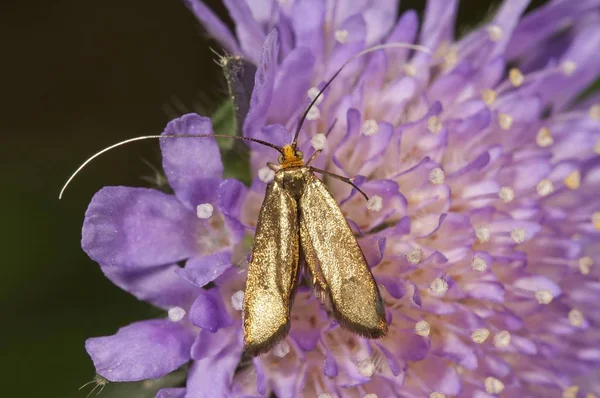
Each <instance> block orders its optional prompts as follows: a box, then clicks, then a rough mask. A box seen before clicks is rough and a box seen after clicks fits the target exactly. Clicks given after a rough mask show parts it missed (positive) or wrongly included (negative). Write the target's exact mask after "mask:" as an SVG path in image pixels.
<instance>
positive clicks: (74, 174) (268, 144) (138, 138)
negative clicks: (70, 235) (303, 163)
mask: <svg viewBox="0 0 600 398" xmlns="http://www.w3.org/2000/svg"><path fill="white" fill-rule="evenodd" d="M208 137H217V138H232V139H235V140H243V141H252V142H256V143H257V144H261V145H264V146H268V147H269V148H273V149H275V150H276V151H278V152H279V153H281V154H282V155H283V149H282V148H280V147H278V146H277V145H275V144H271V143H270V142H267V141H263V140H257V139H256V138H250V137H238V136H235V135H226V134H194V135H191V134H190V135H188V134H165V135H143V136H140V137H134V138H129V139H127V140H124V141H121V142H117V143H116V144H113V145H111V146H109V147H106V148H104V149H102V150H101V151H98V152H96V153H95V154H93V155H92V156H90V157H89V158H88V159H87V160H86V161H85V162H83V163H82V164H81V166H79V167H78V168H77V170H75V172H73V174H71V176H70V177H69V179H68V180H67V182H65V185H63V187H62V189H61V190H60V193H59V194H58V199H59V200H60V199H62V196H63V193H64V192H65V189H67V187H68V186H69V184H70V183H71V181H72V180H73V178H75V176H76V175H77V174H79V172H80V171H81V170H83V168H84V167H85V166H87V165H88V163H90V162H91V161H92V160H94V159H96V158H97V157H98V156H100V155H102V154H103V153H106V152H108V151H110V150H111V149H115V148H117V147H120V146H122V145H125V144H129V143H130V142H135V141H142V140H148V139H152V138H208Z"/></svg>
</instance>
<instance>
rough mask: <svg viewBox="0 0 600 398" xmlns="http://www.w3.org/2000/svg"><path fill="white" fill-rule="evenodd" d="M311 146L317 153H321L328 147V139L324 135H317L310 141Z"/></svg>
mask: <svg viewBox="0 0 600 398" xmlns="http://www.w3.org/2000/svg"><path fill="white" fill-rule="evenodd" d="M310 145H312V147H313V148H314V149H315V151H321V150H323V149H325V147H326V146H327V137H326V136H325V134H323V133H318V134H315V135H314V136H313V137H312V138H311V139H310Z"/></svg>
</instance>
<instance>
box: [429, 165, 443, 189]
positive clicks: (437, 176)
mask: <svg viewBox="0 0 600 398" xmlns="http://www.w3.org/2000/svg"><path fill="white" fill-rule="evenodd" d="M445 179H446V175H445V174H444V170H442V169H440V168H439V167H436V168H435V169H433V170H431V171H430V172H429V182H430V183H432V184H433V185H440V184H443V183H444V180H445Z"/></svg>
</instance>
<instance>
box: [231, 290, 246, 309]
mask: <svg viewBox="0 0 600 398" xmlns="http://www.w3.org/2000/svg"><path fill="white" fill-rule="evenodd" d="M243 306H244V292H243V291H241V290H238V291H237V292H235V293H233V294H232V295H231V307H233V309H234V310H236V311H241V310H242V307H243Z"/></svg>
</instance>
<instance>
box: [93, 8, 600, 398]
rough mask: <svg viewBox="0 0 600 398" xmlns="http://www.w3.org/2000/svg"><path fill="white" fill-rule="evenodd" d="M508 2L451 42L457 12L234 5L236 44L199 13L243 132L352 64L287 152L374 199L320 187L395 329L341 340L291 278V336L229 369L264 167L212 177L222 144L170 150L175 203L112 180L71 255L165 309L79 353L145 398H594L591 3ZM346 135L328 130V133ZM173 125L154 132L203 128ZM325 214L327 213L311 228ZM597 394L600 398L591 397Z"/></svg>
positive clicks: (278, 138) (291, 113)
mask: <svg viewBox="0 0 600 398" xmlns="http://www.w3.org/2000/svg"><path fill="white" fill-rule="evenodd" d="M528 3H529V2H528V1H526V0H507V1H505V2H504V3H503V4H502V5H501V7H500V8H499V10H498V12H497V13H496V14H495V16H494V17H493V18H492V19H491V20H490V21H489V22H487V23H485V24H484V25H483V26H481V27H479V28H477V29H475V30H473V31H472V32H470V33H469V34H467V35H465V36H464V37H462V38H460V39H458V40H455V39H454V36H453V32H454V24H455V15H456V9H457V2H456V1H453V0H450V1H447V0H445V1H442V0H430V1H428V2H427V7H426V10H425V14H424V17H423V21H422V23H419V20H418V17H417V14H416V13H415V12H412V11H408V12H405V13H403V14H402V15H401V16H400V18H399V19H397V18H396V15H397V7H398V4H397V3H396V2H393V1H387V0H384V1H377V0H373V1H364V2H359V1H342V0H337V1H336V0H331V1H321V0H287V1H266V0H265V1H247V2H246V1H233V0H225V6H226V7H227V9H228V10H229V13H230V15H231V17H232V19H233V21H234V23H235V30H236V36H234V35H233V34H232V33H231V32H230V31H229V30H228V28H227V27H226V26H225V25H224V24H223V23H222V22H221V21H219V19H218V18H217V17H216V16H215V15H214V14H213V13H212V12H211V11H210V10H209V9H208V8H207V7H206V6H205V5H204V4H203V3H202V2H200V1H198V0H188V1H186V4H187V5H188V7H189V8H190V10H191V11H192V12H193V13H194V14H195V15H196V16H197V17H198V19H199V20H200V21H201V22H202V23H203V24H204V26H205V28H206V29H207V30H208V31H209V32H210V33H211V34H212V35H213V36H214V37H215V38H216V39H218V40H219V41H220V43H221V44H222V45H223V47H225V48H226V49H227V50H228V51H229V52H230V53H232V54H235V55H239V56H243V57H245V58H246V59H248V60H249V61H251V62H253V63H255V64H256V66H257V67H258V70H257V73H256V79H255V87H254V91H253V93H252V99H251V103H250V108H249V111H248V114H247V116H246V118H245V121H244V126H243V129H244V134H245V135H247V136H249V137H254V138H259V139H263V140H266V141H269V142H273V143H275V144H277V145H282V144H285V143H288V142H290V139H291V132H293V130H294V127H295V125H296V123H297V121H298V119H299V117H300V116H301V113H302V112H303V111H304V109H305V108H306V106H307V105H308V103H309V102H310V100H312V99H313V98H314V96H315V95H316V93H318V90H319V88H321V87H323V84H324V82H325V80H326V79H328V78H329V77H330V76H331V75H332V74H333V73H334V72H335V71H336V70H337V68H339V67H340V66H341V65H342V64H343V63H344V62H345V61H346V60H348V59H349V58H351V57H352V56H353V55H355V54H357V53H358V52H360V51H362V50H364V49H365V48H367V47H369V46H371V45H374V44H379V43H392V42H408V43H419V44H421V45H423V46H425V47H428V48H429V49H431V50H432V54H427V53H421V52H414V51H410V50H398V49H393V50H387V51H378V52H374V53H371V54H370V55H368V56H364V57H362V58H359V59H358V60H356V61H353V63H351V64H350V65H348V67H347V68H346V69H345V70H344V71H343V72H342V73H341V74H340V76H339V77H338V78H337V80H336V81H335V82H334V83H333V84H332V85H331V87H330V88H329V89H328V90H327V91H325V93H324V96H323V99H322V100H321V101H318V102H317V104H316V107H314V108H313V109H312V110H311V112H310V113H309V115H308V120H307V121H306V123H305V124H304V127H303V130H302V133H301V135H300V140H299V148H300V149H301V150H302V151H303V152H304V153H305V154H307V155H309V154H311V153H312V152H313V151H314V150H315V149H323V153H322V154H321V155H320V156H319V157H318V158H317V159H316V161H315V162H316V166H317V167H320V168H324V169H326V170H328V171H330V172H334V173H337V174H341V175H346V176H350V177H354V176H357V177H356V180H355V182H356V183H357V184H358V185H359V186H360V187H361V189H363V190H364V191H366V192H367V193H368V194H369V195H371V200H370V201H369V203H365V201H364V199H363V198H362V197H361V196H360V195H357V193H356V192H355V191H354V190H351V189H350V187H348V186H347V185H346V184H344V183H343V182H341V181H338V180H333V179H326V183H327V184H328V186H329V188H330V190H331V192H332V194H333V196H334V197H335V198H336V199H337V200H338V203H339V204H340V207H341V209H342V211H343V213H344V214H345V215H346V217H347V218H348V221H349V224H350V225H351V227H352V228H353V230H354V231H355V233H356V234H357V235H358V236H359V238H358V241H359V243H360V245H361V247H362V249H363V251H364V253H365V257H366V259H367V262H368V263H369V265H370V267H371V268H372V271H373V274H374V276H375V279H376V281H377V283H378V284H379V285H380V286H381V290H382V294H383V297H384V301H385V305H386V312H387V319H388V322H389V324H390V327H389V332H388V334H387V335H386V336H385V337H383V338H381V339H379V340H366V339H363V338H360V337H358V336H356V335H353V334H352V333H349V332H347V331H345V330H344V329H342V328H340V327H339V326H338V325H337V324H336V323H335V322H332V320H331V319H330V318H329V317H328V316H327V314H326V312H325V311H324V310H323V309H322V307H321V305H320V304H319V302H318V300H317V299H316V298H315V297H314V296H313V295H312V294H311V292H310V291H309V290H308V289H307V288H304V287H302V286H301V287H300V288H299V290H298V293H297V295H296V299H295V302H294V307H293V311H292V316H291V317H292V320H291V331H290V333H289V335H288V336H287V337H286V338H285V339H284V340H283V341H282V342H280V343H279V344H278V345H277V346H275V347H274V348H273V349H272V350H271V351H270V352H269V353H267V354H264V355H262V356H259V357H257V358H254V359H249V358H245V357H243V355H242V329H241V324H242V323H241V319H242V313H241V303H242V302H243V291H244V284H245V265H244V264H245V262H244V259H245V258H247V257H246V255H247V254H248V253H247V247H245V245H244V240H243V237H244V234H246V233H249V234H251V233H252V231H253V228H254V227H255V225H256V220H257V216H258V211H259V209H260V206H261V203H262V198H263V196H264V192H265V187H266V183H268V182H269V180H270V179H271V178H272V176H273V175H272V173H270V170H269V169H265V168H264V167H265V163H266V161H269V160H270V161H274V160H275V159H276V153H274V152H273V151H272V150H271V149H269V148H263V147H259V146H257V145H254V144H252V145H251V169H252V175H253V177H254V179H253V181H252V184H251V185H250V187H246V186H244V185H243V184H242V183H240V182H239V181H236V180H234V179H225V180H224V179H223V175H222V174H223V166H222V163H221V158H220V153H219V149H218V147H217V145H216V143H215V141H214V140H212V139H170V140H162V142H161V149H162V153H163V167H164V170H165V172H166V176H167V179H168V181H169V184H170V186H171V187H172V188H173V191H174V194H173V195H169V194H165V193H162V192H158V191H155V190H151V189H142V188H127V187H108V188H104V189H102V190H101V191H100V192H98V193H97V194H96V196H95V197H94V198H93V199H92V203H91V204H90V207H89V209H88V211H87V213H86V219H85V224H84V230H83V241H82V244H83V248H84V250H86V252H87V253H88V254H89V255H90V257H91V258H92V259H94V260H95V261H97V262H98V263H99V264H100V265H101V267H102V270H103V271H104V273H105V274H106V275H107V277H108V278H110V279H111V280H112V281H113V282H115V283H116V284H117V285H119V286H120V287H122V288H123V289H125V290H127V291H129V292H131V293H132V294H134V295H135V296H136V297H138V298H140V299H142V300H146V301H148V302H150V303H152V304H154V305H156V306H158V307H161V308H164V309H165V311H166V312H165V316H164V317H162V318H160V319H153V320H148V321H141V322H136V323H133V324H131V325H129V326H127V327H124V328H122V329H120V330H119V331H118V332H117V333H116V334H115V335H113V336H108V337H100V338H92V339H89V340H88V341H87V343H86V348H87V350H88V353H89V354H90V355H91V357H92V359H93V361H94V364H95V366H96V370H97V372H98V374H100V375H101V376H103V377H105V378H107V379H108V380H111V381H133V380H141V379H149V378H156V377H160V376H163V375H165V374H167V373H169V372H171V371H174V370H175V369H177V368H179V367H181V366H182V365H184V364H186V363H188V362H189V363H190V364H191V366H190V367H189V368H188V369H187V370H186V372H187V381H186V385H185V387H179V388H170V389H164V390H161V391H159V392H158V395H157V396H158V397H184V396H185V397H194V398H195V397H243V396H268V395H269V394H270V393H274V394H275V395H276V396H278V397H282V398H283V397H292V396H302V397H320V398H326V397H369V398H375V397H395V396H404V397H430V398H441V397H450V396H461V397H463V396H464V397H466V396H473V397H490V396H497V395H501V396H510V397H534V396H535V397H538V396H539V397H542V396H543V397H547V396H561V395H562V396H565V397H575V396H578V395H577V394H578V393H579V394H580V395H579V396H583V395H581V394H587V395H586V397H593V396H596V395H598V394H600V385H599V384H598V382H597V381H595V380H594V372H596V369H597V368H598V367H599V366H600V349H599V348H598V347H600V328H599V323H600V311H599V310H598V307H597V306H598V300H600V282H599V276H600V270H599V269H600V266H598V263H600V244H599V237H600V201H598V198H597V196H598V194H599V193H600V157H599V154H600V105H599V103H600V97H598V96H597V95H596V96H591V97H588V98H587V99H584V100H583V101H578V95H579V94H580V93H581V92H582V91H583V90H584V89H586V88H587V87H588V86H589V85H590V84H591V83H592V82H593V81H594V79H595V78H597V76H598V67H597V66H598V65H599V64H600V51H599V50H600V2H599V1H597V0H585V1H578V2H572V1H566V0H555V1H550V2H549V3H548V4H546V5H545V6H543V7H540V8H538V9H536V10H535V11H533V12H531V13H529V14H527V15H525V16H523V13H524V11H525V9H526V7H527V6H528ZM334 122H336V123H335V125H334V127H333V128H332V129H331V132H330V133H329V134H328V135H327V136H325V135H324V133H325V132H326V131H327V130H328V129H329V127H330V126H332V125H333V124H334ZM210 133H212V126H211V123H210V120H209V119H207V118H203V117H200V116H197V115H191V114H190V115H185V116H183V117H181V118H179V119H176V120H173V121H172V122H170V123H169V124H168V126H167V128H166V130H165V132H164V134H210ZM323 222H327V220H323ZM594 394H596V395H594Z"/></svg>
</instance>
